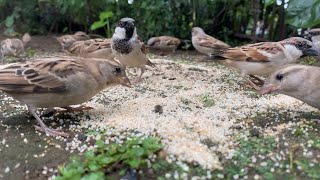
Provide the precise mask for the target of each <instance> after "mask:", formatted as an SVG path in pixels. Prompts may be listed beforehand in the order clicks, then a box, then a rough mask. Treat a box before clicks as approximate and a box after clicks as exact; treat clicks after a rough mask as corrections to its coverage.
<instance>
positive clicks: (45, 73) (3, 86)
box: [0, 57, 84, 93]
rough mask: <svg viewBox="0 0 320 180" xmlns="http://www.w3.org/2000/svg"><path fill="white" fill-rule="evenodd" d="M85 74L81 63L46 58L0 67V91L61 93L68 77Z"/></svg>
mask: <svg viewBox="0 0 320 180" xmlns="http://www.w3.org/2000/svg"><path fill="white" fill-rule="evenodd" d="M78 72H84V65H82V63H81V61H79V60H76V59H74V58H73V59H70V58H67V57H65V58H57V57H55V58H46V59H40V60H36V61H27V62H24V63H14V64H9V65H4V66H2V67H0V90H2V91H5V92H12V93H33V92H37V93H60V92H64V91H66V84H65V82H66V80H67V78H68V77H70V76H72V75H74V74H76V73H78Z"/></svg>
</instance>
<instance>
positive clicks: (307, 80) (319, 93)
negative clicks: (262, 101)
mask: <svg viewBox="0 0 320 180" xmlns="http://www.w3.org/2000/svg"><path fill="white" fill-rule="evenodd" d="M319 79H320V68H319V67H314V66H305V65H298V64H294V65H287V66H285V67H283V68H281V69H279V70H277V71H275V72H274V73H272V75H270V76H269V77H268V78H267V80H266V81H265V84H264V85H263V86H262V88H261V89H260V93H261V94H268V93H277V94H285V95H288V96H291V97H294V98H297V99H299V100H301V101H303V102H305V103H307V104H309V105H311V106H313V107H315V108H318V109H320V84H319V83H318V82H319Z"/></svg>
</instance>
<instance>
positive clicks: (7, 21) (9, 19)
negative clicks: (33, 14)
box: [5, 15, 14, 28]
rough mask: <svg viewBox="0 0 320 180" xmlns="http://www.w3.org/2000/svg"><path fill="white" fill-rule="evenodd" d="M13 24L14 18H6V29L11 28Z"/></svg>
mask: <svg viewBox="0 0 320 180" xmlns="http://www.w3.org/2000/svg"><path fill="white" fill-rule="evenodd" d="M13 23H14V16H13V15H11V16H8V17H7V18H6V20H5V25H6V27H8V28H9V27H12V26H13Z"/></svg>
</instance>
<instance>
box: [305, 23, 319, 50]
mask: <svg viewBox="0 0 320 180" xmlns="http://www.w3.org/2000/svg"><path fill="white" fill-rule="evenodd" d="M308 33H309V35H310V36H311V41H312V43H313V44H314V46H315V47H316V48H317V49H318V51H320V28H316V29H311V30H310V31H309V32H308Z"/></svg>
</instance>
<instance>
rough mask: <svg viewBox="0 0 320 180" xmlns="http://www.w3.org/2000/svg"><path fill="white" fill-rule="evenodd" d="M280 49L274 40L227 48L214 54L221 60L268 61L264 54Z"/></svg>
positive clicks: (274, 52) (276, 51)
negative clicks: (218, 53)
mask: <svg viewBox="0 0 320 180" xmlns="http://www.w3.org/2000/svg"><path fill="white" fill-rule="evenodd" d="M280 51H282V50H281V48H280V47H279V46H277V44H276V43H274V42H262V43H256V44H249V45H245V46H241V47H234V48H228V49H226V50H225V51H224V52H223V53H221V54H220V55H217V56H214V58H216V59H221V60H225V59H228V60H235V61H247V62H270V60H269V58H268V56H266V54H276V53H278V52H280Z"/></svg>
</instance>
